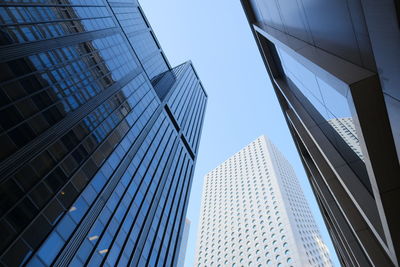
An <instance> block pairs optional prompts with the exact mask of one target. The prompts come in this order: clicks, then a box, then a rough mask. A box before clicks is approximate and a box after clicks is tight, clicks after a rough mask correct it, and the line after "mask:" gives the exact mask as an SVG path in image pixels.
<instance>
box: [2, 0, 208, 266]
mask: <svg viewBox="0 0 400 267" xmlns="http://www.w3.org/2000/svg"><path fill="white" fill-rule="evenodd" d="M0 23H1V25H0V28H1V30H0V49H1V52H0V69H1V71H0V146H1V147H2V149H1V150H0V177H1V178H0V198H1V201H0V206H1V209H0V228H1V229H2V234H1V236H2V238H1V239H0V266H17V265H28V266H51V265H61V266H67V265H71V266H82V265H85V264H88V265H91V266H99V265H107V266H114V265H119V266H124V265H132V266H143V264H145V263H149V264H150V265H151V266H172V265H174V264H176V261H177V257H178V253H179V247H180V242H181V238H182V232H183V228H184V220H185V213H186V208H187V203H188V197H189V192H190V186H191V180H192V177H193V169H194V165H195V160H196V154H197V150H198V145H199V138H200V133H201V128H202V122H203V119H204V113H205V108H206V101H207V95H206V93H205V91H204V89H203V87H202V85H201V82H200V81H199V78H198V76H197V74H196V72H195V70H194V69H193V66H192V65H191V63H190V62H186V63H184V64H182V65H179V66H177V67H175V68H171V67H170V66H169V63H168V62H167V60H166V58H165V56H164V54H163V52H162V50H161V48H160V46H159V44H158V42H157V40H156V38H155V37H154V35H153V32H152V29H151V28H150V26H149V24H148V22H147V20H146V18H145V17H144V15H143V13H142V10H141V8H140V6H139V5H138V4H137V3H136V1H112V0H109V1H106V0H104V1H103V0H96V1H90V2H89V1H83V0H57V1H56V0H37V1H34V0H32V1H24V2H23V3H21V2H17V1H3V2H2V3H1V4H0Z"/></svg>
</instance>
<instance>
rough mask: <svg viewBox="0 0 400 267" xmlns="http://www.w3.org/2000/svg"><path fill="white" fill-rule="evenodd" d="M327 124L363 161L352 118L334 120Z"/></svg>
mask: <svg viewBox="0 0 400 267" xmlns="http://www.w3.org/2000/svg"><path fill="white" fill-rule="evenodd" d="M328 122H329V124H330V125H331V126H332V127H333V128H334V129H335V131H336V132H337V133H338V134H339V135H340V137H341V138H343V140H344V141H345V142H346V143H347V144H348V145H349V146H350V148H351V149H353V151H354V152H355V153H356V154H357V156H359V157H360V159H362V160H364V156H363V154H362V152H361V147H360V142H359V140H358V136H357V132H356V128H355V126H354V123H353V119H352V118H334V119H330V120H328Z"/></svg>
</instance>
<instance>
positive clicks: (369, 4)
mask: <svg viewBox="0 0 400 267" xmlns="http://www.w3.org/2000/svg"><path fill="white" fill-rule="evenodd" d="M241 3H242V6H243V9H244V11H245V14H246V16H247V19H248V22H249V25H250V28H251V31H252V33H253V36H254V38H255V40H256V43H257V46H258V49H259V51H260V54H261V56H262V59H263V61H264V64H265V67H266V70H267V72H268V75H269V77H270V79H271V83H272V87H273V90H274V92H275V93H276V96H277V98H278V101H279V104H280V105H281V108H282V111H283V115H284V117H285V119H286V122H287V124H288V127H289V130H290V132H291V134H292V137H293V140H294V142H295V144H296V146H297V149H298V152H299V155H300V157H301V160H302V162H303V165H304V168H305V170H306V172H307V175H308V178H309V181H310V184H311V186H312V188H313V190H314V193H315V195H316V199H317V201H318V204H319V206H320V208H321V211H322V214H323V217H324V219H325V223H326V224H327V226H328V230H329V233H330V235H331V237H332V241H333V244H334V245H335V248H336V252H337V254H338V256H339V260H340V262H341V264H342V265H344V266H399V264H400V227H399V225H400V216H399V214H398V210H399V208H398V203H400V179H399V177H400V161H399V159H400V90H399V84H400V75H399V74H400V60H399V58H400V28H399V25H400V20H399V18H400V12H399V11H400V9H399V2H398V1H394V0H385V1H368V0H367V1H364V0H342V1H337V0H295V1H291V0H280V1H274V0H241Z"/></svg>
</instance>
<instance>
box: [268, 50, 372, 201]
mask: <svg viewBox="0 0 400 267" xmlns="http://www.w3.org/2000/svg"><path fill="white" fill-rule="evenodd" d="M276 51H277V55H278V56H279V61H280V64H281V67H282V75H283V76H284V78H285V79H286V81H287V82H288V84H289V88H290V89H291V91H292V92H293V93H294V94H295V95H296V96H297V97H298V99H301V101H302V102H303V105H304V108H306V109H307V111H308V112H309V113H310V114H312V116H313V118H314V119H315V120H316V122H317V124H318V127H320V128H321V130H322V131H323V132H324V133H325V135H326V137H327V138H328V139H329V141H330V142H331V143H332V144H333V145H334V146H335V147H336V149H337V151H338V152H339V153H340V154H341V155H342V156H343V158H344V159H345V160H346V161H347V163H348V165H349V166H350V168H352V170H353V171H354V172H355V173H356V174H357V176H358V178H359V180H360V182H362V184H363V185H364V186H365V187H366V188H367V190H368V191H369V192H370V194H371V195H372V187H371V183H370V181H369V179H368V174H367V170H366V166H365V163H364V156H363V154H362V150H361V148H360V145H359V138H358V135H357V131H356V129H355V126H354V123H353V120H352V119H351V118H352V114H351V111H350V108H349V104H348V99H347V97H348V96H347V94H348V92H341V91H340V90H338V89H336V88H333V87H332V86H330V85H329V84H327V83H326V82H325V81H324V80H323V79H322V78H321V77H318V75H316V74H314V73H313V72H312V71H310V70H309V69H307V68H306V67H305V66H304V65H303V64H301V63H300V62H298V61H297V60H296V59H295V58H293V57H292V56H291V55H289V54H288V53H287V52H286V51H285V50H284V49H282V48H278V47H276ZM350 140H351V141H350Z"/></svg>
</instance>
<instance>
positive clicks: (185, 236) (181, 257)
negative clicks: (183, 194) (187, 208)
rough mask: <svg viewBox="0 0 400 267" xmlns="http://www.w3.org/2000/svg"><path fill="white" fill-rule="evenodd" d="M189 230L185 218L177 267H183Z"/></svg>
mask: <svg viewBox="0 0 400 267" xmlns="http://www.w3.org/2000/svg"><path fill="white" fill-rule="evenodd" d="M189 230H190V220H189V219H187V218H186V220H185V227H184V228H183V235H182V243H181V248H180V250H179V256H178V264H177V267H183V266H184V265H185V256H186V249H187V244H188V238H189Z"/></svg>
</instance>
